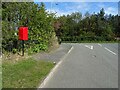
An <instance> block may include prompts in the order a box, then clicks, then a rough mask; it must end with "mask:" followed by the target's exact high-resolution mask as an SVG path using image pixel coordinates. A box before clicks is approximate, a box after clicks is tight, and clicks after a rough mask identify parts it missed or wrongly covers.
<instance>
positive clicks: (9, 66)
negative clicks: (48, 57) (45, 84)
mask: <svg viewBox="0 0 120 90" xmlns="http://www.w3.org/2000/svg"><path fill="white" fill-rule="evenodd" d="M53 67H54V64H53V63H52V62H45V61H36V60H33V59H32V58H29V59H24V60H20V61H16V62H13V61H10V60H7V61H3V64H2V70H3V71H2V81H3V82H2V83H3V88H37V87H38V86H39V85H40V82H41V81H42V80H43V79H44V78H45V77H46V75H47V74H48V73H49V72H50V70H51V69H52V68H53Z"/></svg>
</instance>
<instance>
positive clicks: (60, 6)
mask: <svg viewBox="0 0 120 90" xmlns="http://www.w3.org/2000/svg"><path fill="white" fill-rule="evenodd" d="M37 3H40V2H37ZM44 4H45V6H46V9H47V11H52V12H57V14H56V15H57V16H61V15H67V14H71V13H72V12H81V13H82V14H83V15H84V14H85V13H86V12H87V11H88V12H89V13H91V14H92V13H94V12H95V13H98V12H99V11H100V9H101V8H104V10H105V13H106V14H113V15H116V14H118V2H44Z"/></svg>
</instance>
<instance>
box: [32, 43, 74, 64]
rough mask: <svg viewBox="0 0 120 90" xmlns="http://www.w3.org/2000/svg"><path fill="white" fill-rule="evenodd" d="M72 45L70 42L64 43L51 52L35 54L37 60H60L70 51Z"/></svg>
mask: <svg viewBox="0 0 120 90" xmlns="http://www.w3.org/2000/svg"><path fill="white" fill-rule="evenodd" d="M71 47H72V45H70V44H65V43H62V44H61V45H60V47H59V48H58V49H56V50H55V51H54V52H51V53H38V54H35V55H33V58H34V59H36V60H46V61H52V62H56V63H57V62H59V60H60V59H61V58H62V57H63V56H64V55H65V54H66V53H67V52H68V51H69V49H70V48H71Z"/></svg>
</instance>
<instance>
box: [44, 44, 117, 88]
mask: <svg viewBox="0 0 120 90" xmlns="http://www.w3.org/2000/svg"><path fill="white" fill-rule="evenodd" d="M72 46H73V49H72V50H71V52H70V53H69V54H68V55H67V56H66V57H65V58H64V60H62V63H61V64H60V65H59V66H58V68H57V69H56V70H55V72H54V74H53V75H52V76H51V77H49V79H48V80H47V81H46V83H45V85H43V86H42V88H118V44H117V43H115V44H98V43H96V44H95V43H81V44H72Z"/></svg>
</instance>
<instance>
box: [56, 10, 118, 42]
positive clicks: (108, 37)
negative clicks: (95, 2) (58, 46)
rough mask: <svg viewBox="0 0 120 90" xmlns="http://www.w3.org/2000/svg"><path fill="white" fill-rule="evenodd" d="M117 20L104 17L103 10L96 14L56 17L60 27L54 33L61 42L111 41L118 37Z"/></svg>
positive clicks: (112, 17) (116, 16)
mask: <svg viewBox="0 0 120 90" xmlns="http://www.w3.org/2000/svg"><path fill="white" fill-rule="evenodd" d="M82 16H83V17H82ZM119 19H120V17H119V16H118V15H115V16H114V15H111V14H110V15H106V14H105V11H104V9H103V8H102V9H101V10H100V12H99V13H97V14H95V13H93V14H90V13H89V12H86V13H85V15H82V14H81V13H80V12H75V13H72V14H69V15H67V16H64V15H63V16H60V17H58V21H59V22H60V23H61V27H60V28H59V29H58V30H56V31H57V33H59V34H57V35H58V37H59V38H61V39H62V41H113V40H115V38H116V37H119V36H120V31H119V29H120V27H119V22H120V20H119Z"/></svg>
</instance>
